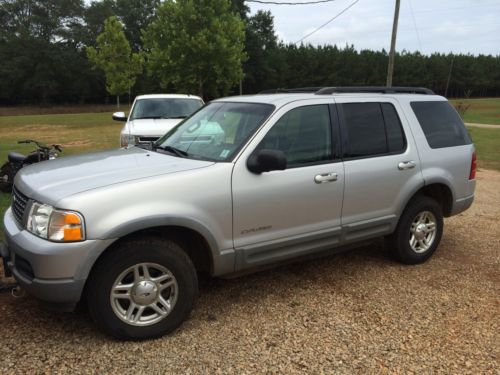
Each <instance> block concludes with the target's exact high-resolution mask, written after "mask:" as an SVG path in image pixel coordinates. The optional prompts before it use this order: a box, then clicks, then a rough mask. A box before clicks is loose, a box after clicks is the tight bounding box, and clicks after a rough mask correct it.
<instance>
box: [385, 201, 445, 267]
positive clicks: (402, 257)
mask: <svg viewBox="0 0 500 375" xmlns="http://www.w3.org/2000/svg"><path fill="white" fill-rule="evenodd" d="M432 228H434V229H432ZM442 235H443V212H442V209H441V206H440V205H439V204H438V203H437V202H436V201H435V200H434V199H432V198H429V197H427V196H423V195H422V196H417V197H415V198H413V199H412V200H411V201H410V203H408V205H407V206H406V208H405V210H404V211H403V214H402V215H401V218H400V219H399V223H398V225H397V227H396V230H395V231H394V233H393V234H392V235H390V236H388V237H387V240H388V241H387V244H388V250H389V252H390V253H391V255H392V256H393V257H394V258H395V259H396V260H398V261H399V262H401V263H405V264H419V263H423V262H425V261H426V260H427V259H429V258H430V257H431V255H432V254H433V253H434V251H436V248H437V247H438V245H439V242H440V241H441V236H442Z"/></svg>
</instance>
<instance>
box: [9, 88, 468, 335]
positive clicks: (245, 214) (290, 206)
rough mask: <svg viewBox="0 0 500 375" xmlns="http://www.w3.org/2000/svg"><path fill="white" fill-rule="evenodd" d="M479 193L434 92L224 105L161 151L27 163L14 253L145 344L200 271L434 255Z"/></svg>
mask: <svg viewBox="0 0 500 375" xmlns="http://www.w3.org/2000/svg"><path fill="white" fill-rule="evenodd" d="M49 167H50V168H49ZM67 167H71V168H67ZM62 171H64V174H62ZM474 189H475V152H474V146H473V144H472V142H471V140H470V138H469V136H468V134H467V131H466V130H465V127H464V125H463V122H462V121H461V119H460V117H459V115H458V114H457V113H456V111H455V110H454V109H453V108H452V107H451V106H450V104H449V103H448V102H447V101H446V99H445V98H442V97H440V96H437V95H434V94H433V93H432V92H430V91H429V90H427V89H419V88H392V89H387V88H326V89H322V90H319V91H317V92H315V93H300V92H298V93H297V92H295V93H284V94H267V95H253V96H241V97H232V98H224V99H218V100H215V101H213V102H211V103H209V104H208V105H206V106H205V107H204V108H202V109H201V110H200V111H198V112H196V113H195V114H193V115H192V116H191V117H189V118H188V119H186V120H185V121H184V122H183V123H182V124H180V125H179V126H177V127H176V128H174V129H172V130H171V131H170V132H169V133H167V134H166V135H165V136H164V137H162V138H161V139H160V140H158V141H157V142H156V143H155V144H154V145H153V147H152V150H144V149H141V148H127V149H120V150H115V151H110V152H106V153H98V154H90V155H82V156H76V157H71V158H61V159H60V160H57V161H55V162H53V163H52V164H51V165H50V166H45V165H44V164H41V165H39V166H37V167H30V168H27V169H26V170H23V171H22V173H21V174H20V175H19V177H18V178H17V179H16V182H15V193H14V197H15V199H16V200H15V201H14V203H13V206H12V209H9V210H8V211H7V213H6V215H5V218H4V222H5V228H6V239H7V246H6V247H3V248H0V249H1V250H2V256H3V257H4V259H7V265H8V267H9V269H11V270H12V272H13V274H14V276H15V277H16V279H17V280H18V281H19V283H20V284H21V285H22V286H23V287H24V288H25V289H26V290H27V291H28V292H30V293H32V294H33V295H35V296H37V297H39V298H42V299H45V300H49V301H53V302H59V303H69V304H74V303H76V302H78V301H79V300H80V299H81V297H82V295H84V294H85V296H86V300H87V302H88V306H89V310H90V313H91V315H92V316H93V318H94V320H95V321H96V324H98V325H99V327H100V328H101V329H102V330H103V331H105V332H107V333H108V334H111V335H114V336H116V337H119V338H123V339H144V338H151V337H157V336H160V335H162V334H165V333H167V332H170V331H172V330H173V329H175V328H176V327H177V326H179V325H180V324H181V322H182V321H183V320H184V319H185V317H186V316H187V315H188V314H189V311H190V310H191V308H192V306H193V303H194V302H195V300H196V295H197V286H198V281H197V272H200V271H205V272H208V273H210V274H211V275H213V276H231V275H235V274H238V273H241V272H248V271H252V270H256V269H260V268H262V267H264V266H266V267H267V266H269V265H273V264H278V263H281V262H283V261H288V260H292V259H300V257H302V256H308V255H310V254H315V253H320V252H325V251H332V252H334V251H337V250H341V249H343V246H344V245H349V244H355V243H357V242H360V241H365V240H369V239H373V238H377V237H385V238H386V243H387V247H388V249H389V251H390V252H391V254H392V255H393V256H394V257H395V258H396V259H398V260H399V261H401V262H403V263H407V264H416V263H421V262H424V261H425V260H427V259H428V258H429V257H430V256H431V255H432V254H433V253H434V251H435V250H436V248H437V246H438V244H439V241H440V239H441V236H442V233H443V217H447V216H451V215H455V214H457V213H459V212H462V211H463V210H465V209H467V208H468V207H469V206H470V205H471V204H472V201H473V198H474ZM66 236H67V237H66ZM56 291H57V293H56Z"/></svg>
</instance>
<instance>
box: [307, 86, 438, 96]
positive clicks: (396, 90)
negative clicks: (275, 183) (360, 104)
mask: <svg viewBox="0 0 500 375" xmlns="http://www.w3.org/2000/svg"><path fill="white" fill-rule="evenodd" d="M337 93H338V94H341V93H381V94H423V95H435V94H434V91H432V90H429V89H427V88H425V87H401V86H395V87H386V86H344V87H342V86H339V87H323V88H321V89H320V90H318V91H316V92H315V94H316V95H330V94H337Z"/></svg>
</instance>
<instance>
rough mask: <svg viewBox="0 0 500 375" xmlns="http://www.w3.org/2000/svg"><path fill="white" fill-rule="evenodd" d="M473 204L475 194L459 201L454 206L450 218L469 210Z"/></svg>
mask: <svg viewBox="0 0 500 375" xmlns="http://www.w3.org/2000/svg"><path fill="white" fill-rule="evenodd" d="M472 202H474V194H472V195H469V196H467V197H465V198H460V199H457V200H456V201H455V204H454V205H453V208H452V210H451V215H450V216H453V215H458V214H459V213H461V212H463V211H465V210H467V209H468V208H469V207H470V206H471V205H472Z"/></svg>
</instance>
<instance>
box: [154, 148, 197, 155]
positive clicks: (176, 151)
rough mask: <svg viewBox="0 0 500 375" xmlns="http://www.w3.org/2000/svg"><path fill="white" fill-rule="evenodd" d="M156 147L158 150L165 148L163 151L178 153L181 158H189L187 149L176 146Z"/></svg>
mask: <svg viewBox="0 0 500 375" xmlns="http://www.w3.org/2000/svg"><path fill="white" fill-rule="evenodd" d="M154 148H155V149H156V150H163V151H167V152H170V153H172V154H175V155H177V156H178V157H180V158H187V157H188V156H189V154H188V153H187V152H186V151H184V150H181V149H178V148H176V147H172V146H155V147H154Z"/></svg>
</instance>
